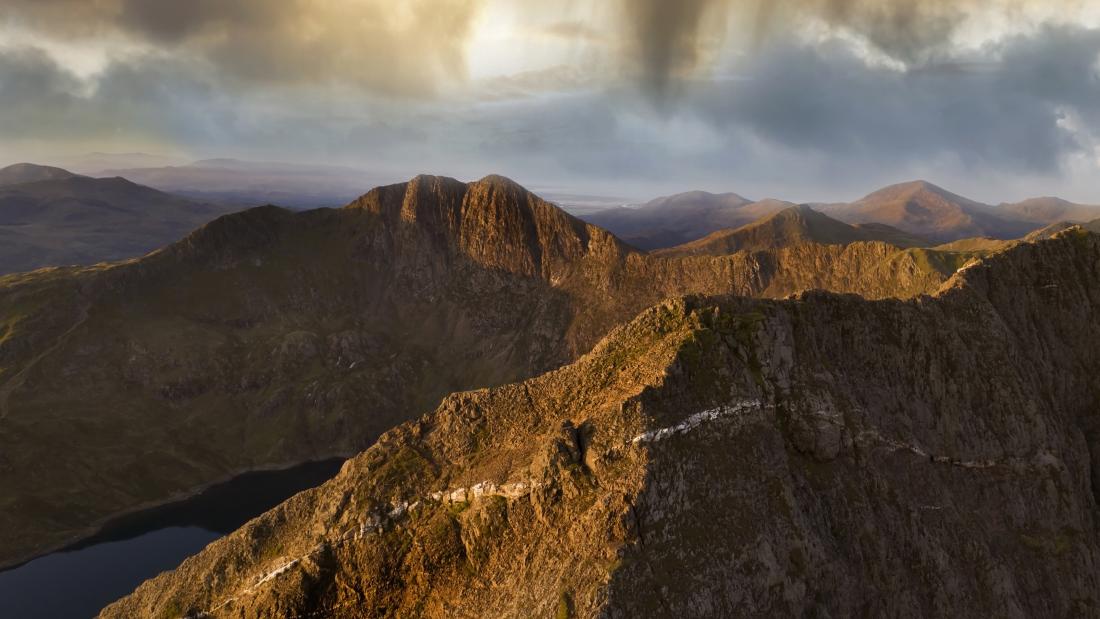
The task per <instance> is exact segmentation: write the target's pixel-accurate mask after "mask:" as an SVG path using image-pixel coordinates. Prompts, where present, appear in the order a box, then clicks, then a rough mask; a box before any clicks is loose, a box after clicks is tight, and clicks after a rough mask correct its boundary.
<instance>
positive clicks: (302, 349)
mask: <svg viewBox="0 0 1100 619" xmlns="http://www.w3.org/2000/svg"><path fill="white" fill-rule="evenodd" d="M969 259H970V256H969V255H968V254H960V253H949V254H943V253H937V252H929V251H926V252H923V253H914V252H908V251H902V250H899V249H898V248H896V247H894V246H892V245H889V244H886V243H854V244H851V245H848V246H843V247H842V246H821V245H802V246H795V247H787V248H783V249H780V250H777V251H760V252H738V253H736V254H731V255H727V256H716V257H707V256H698V257H689V258H683V259H673V258H661V257H653V256H647V255H645V254H642V253H640V252H637V251H635V250H633V249H631V248H630V247H628V246H627V245H625V244H623V243H622V242H621V241H619V240H618V239H616V238H615V237H614V236H613V235H611V234H610V233H608V232H606V231H603V230H601V229H599V228H597V227H595V226H592V225H590V224H586V223H583V222H581V221H580V220H578V219H576V218H574V217H572V216H570V215H568V214H566V213H564V212H562V211H560V209H557V207H555V206H553V205H552V204H550V203H548V202H546V201H544V200H542V199H541V198H539V197H538V196H535V195H534V194H531V193H530V192H527V191H525V190H523V188H522V187H520V186H518V185H516V184H515V183H512V182H511V181H507V180H506V179H502V178H499V177H487V178H486V179H483V180H482V181H475V182H473V183H466V184H463V183H460V182H459V181H455V180H454V179H446V178H442V177H428V176H424V177H418V178H417V179H413V180H412V181H410V182H407V183H401V184H396V185H390V186H384V187H379V188H377V189H375V190H373V191H371V192H368V193H367V194H365V195H364V196H363V197H362V198H360V199H359V200H357V201H355V202H353V203H352V204H350V205H348V207H346V208H342V209H318V210H314V211H304V212H294V211H289V210H286V209H282V208H279V207H274V206H267V207H259V208H255V209H249V210H246V211H243V212H240V213H234V214H229V215H224V216H222V217H220V218H218V219H215V220H214V221H212V222H210V223H208V224H206V225H204V226H203V227H201V228H200V229H198V230H196V231H195V232H194V233H192V234H190V235H188V236H187V237H185V238H184V239H183V240H181V241H179V242H176V243H174V244H172V245H169V246H167V247H165V248H163V249H161V250H158V251H155V252H153V253H151V254H149V255H148V256H145V257H143V258H141V259H136V260H130V261H126V262H122V263H115V264H105V265H99V266H94V267H85V268H62V269H50V270H44V271H39V272H33V273H27V274H21V275H13V276H7V277H4V278H0V417H2V419H0V454H3V457H4V459H5V460H3V461H0V549H2V552H0V562H12V561H17V560H19V559H20V558H25V557H28V556H33V555H35V554H38V553H40V552H42V551H43V550H44V549H47V548H51V547H56V546H57V545H60V544H63V543H64V542H66V541H70V540H72V539H73V538H76V537H80V536H81V535H83V534H85V533H86V532H87V527H88V523H91V522H96V521H98V520H100V519H102V518H107V517H110V516H111V515H113V514H117V513H120V512H122V511H126V510H128V509H132V508H134V507H135V506H137V505H143V504H148V503H150V502H156V501H158V500H160V501H162V500H166V499H167V498H169V497H171V496H174V495H176V494H178V493H182V492H187V491H190V490H193V489H194V488H197V487H201V486H203V485H205V484H208V483H210V482H211V481H212V480H216V479H220V478H223V477H224V476H226V475H227V474H229V473H231V472H234V471H239V470H243V469H248V468H252V467H260V466H268V465H273V464H285V463H288V462H294V461H303V460H310V459H317V458H323V457H327V456H332V455H341V454H346V453H349V452H355V451H359V450H362V449H364V448H366V447H367V446H368V445H369V444H370V443H371V442H373V441H374V439H375V438H376V437H377V436H378V434H380V433H381V432H383V431H385V430H387V429H389V428H391V427H393V426H395V425H397V424H398V423H400V422H402V421H405V420H407V419H410V418H412V417H415V416H416V415H419V414H421V413H423V412H425V411H427V410H430V409H431V408H432V407H434V406H435V405H436V404H437V403H438V401H439V399H440V398H442V397H444V396H445V395H447V394H448V393H451V392H454V391H458V390H463V389H470V388H475V387H488V386H493V385H500V384H505V383H509V382H514V381H517V380H522V379H524V378H527V377H530V376H533V375H535V374H538V373H540V372H544V371H547V370H550V369H553V368H555V367H559V366H561V365H562V364H565V363H568V362H570V361H572V360H573V359H575V358H577V357H578V356H580V355H582V354H583V353H585V352H587V351H588V350H589V349H590V348H591V347H592V346H593V345H594V344H595V343H596V342H598V341H599V340H600V339H601V338H602V337H603V336H604V335H606V334H607V332H608V331H610V330H611V329H612V328H613V327H614V326H615V325H617V324H619V323H620V322H622V321H624V320H628V319H629V318H630V317H632V316H634V315H636V314H637V313H638V312H639V311H642V310H643V309H644V308H646V307H648V306H650V305H653V304H655V303H657V302H659V301H660V300H661V299H663V298H666V297H669V296H677V295H682V294H686V293H698V294H711V295H713V294H738V295H746V296H766V297H782V296H786V295H789V294H792V293H795V292H798V291H801V290H805V289H809V288H829V289H833V290H838V291H844V292H856V293H860V294H864V295H866V296H868V297H873V298H882V297H890V296H901V297H908V296H912V295H919V294H926V293H929V292H932V291H934V290H936V289H937V288H938V287H939V286H941V285H942V284H943V282H944V281H946V279H947V278H948V277H950V276H951V275H952V274H953V273H954V272H955V271H956V270H957V269H958V268H959V267H961V266H962V265H963V263H965V262H966V261H967V260H969ZM363 402H369V403H370V406H369V407H366V408H364V407H363V405H362V403H363ZM286 428H293V429H294V430H293V436H294V440H289V439H288V438H287V436H288V435H287V434H286V432H285V429H286ZM126 445H131V446H132V445H141V449H140V450H136V449H126V448H125V446H126ZM47 446H53V447H51V448H49V449H50V451H49V454H50V456H49V458H45V459H44V458H43V456H42V454H43V453H46V451H45V450H46V449H47ZM148 453H152V454H155V456H148V455H147V454H148ZM86 463H96V464H95V467H94V468H93V469H89V468H88V466H87V464H86ZM28 467H30V468H34V469H35V470H37V471H38V473H37V477H36V478H34V479H31V478H27V477H24V476H20V475H18V474H16V472H17V471H20V470H28ZM112 479H125V480H136V481H134V482H133V483H127V484H114V483H108V482H109V480H112ZM73 497H79V498H77V499H74V498H73ZM20 505H22V506H23V507H20V508H19V509H16V507H17V506H20Z"/></svg>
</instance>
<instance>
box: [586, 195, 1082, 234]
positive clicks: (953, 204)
mask: <svg viewBox="0 0 1100 619" xmlns="http://www.w3.org/2000/svg"><path fill="white" fill-rule="evenodd" d="M788 206H791V204H790V203H787V202H781V201H778V200H763V201H760V202H753V201H750V200H748V199H746V198H744V197H741V196H739V195H737V194H718V195H716V194H709V193H706V192H689V193H684V194H678V195H676V196H671V197H668V198H660V199H658V200H654V201H652V202H649V203H647V204H645V205H643V206H640V207H633V208H632V207H619V208H615V209H608V210H605V211H602V212H597V213H593V214H590V215H584V216H583V217H584V218H585V219H586V220H588V221H591V222H593V223H596V224H597V225H600V226H602V227H605V228H607V229H608V230H610V231H611V232H613V233H615V234H616V235H618V236H620V238H622V239H623V240H625V241H627V242H628V243H631V244H633V245H635V246H636V247H638V248H640V249H646V250H653V249H659V248H669V247H673V246H676V245H683V244H684V243H688V242H690V241H695V240H698V239H701V238H702V237H704V236H707V235H708V234H711V233H713V232H717V231H719V230H722V229H730V228H738V227H740V226H743V225H745V224H748V223H750V222H752V221H754V220H756V219H758V218H760V217H762V216H765V215H770V214H773V213H775V212H778V211H780V210H782V209H783V208H786V207H788ZM811 206H812V207H813V208H814V209H816V210H818V211H820V212H822V213H824V214H826V215H829V216H830V217H833V218H834V219H838V220H840V221H843V222H847V223H849V224H858V225H864V226H865V225H868V224H882V225H886V226H890V227H891V228H894V229H897V230H900V231H902V232H904V233H908V234H910V235H913V236H915V237H920V238H924V239H928V241H930V242H932V243H947V242H951V241H956V240H959V239H963V238H972V237H987V238H993V239H1015V238H1020V237H1023V236H1025V235H1027V234H1028V233H1030V232H1032V231H1034V230H1036V229H1038V228H1041V227H1044V226H1047V225H1050V224H1054V223H1057V222H1060V221H1072V222H1084V221H1090V220H1093V219H1096V218H1098V217H1100V206H1089V205H1081V204H1074V203H1071V202H1067V201H1065V200H1060V199H1058V198H1036V199H1032V200H1026V201H1024V202H1020V203H1015V204H1002V205H1000V206H992V205H988V204H983V203H980V202H977V201H975V200H971V199H968V198H965V197H962V196H959V195H956V194H954V193H951V192H949V191H947V190H945V189H942V188H940V187H937V186H935V185H933V184H931V183H928V182H924V181H914V182H910V183H902V184H898V185H891V186H889V187H886V188H883V189H880V190H878V191H875V192H873V193H871V194H868V195H867V196H866V197H864V198H861V199H859V200H857V201H855V202H850V203H832V204H826V203H815V204H812V205H811Z"/></svg>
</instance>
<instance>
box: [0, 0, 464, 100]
mask: <svg viewBox="0 0 1100 619" xmlns="http://www.w3.org/2000/svg"><path fill="white" fill-rule="evenodd" d="M480 4H481V3H480V2H479V1H478V0H409V1H408V2H402V3H398V4H394V3H392V2H387V1H385V0H321V1H310V0H282V1H280V2H269V1H267V0H235V1H233V2H225V1H223V0H188V1H185V2H181V1H178V0H99V1H96V2H87V1H86V0H51V1H50V2H41V1H39V0H8V1H6V2H5V3H4V4H3V6H0V23H3V22H4V21H7V22H8V23H11V24H17V25H19V26H20V27H22V28H25V29H29V30H33V31H35V32H37V33H39V34H40V35H41V36H43V37H54V38H65V37H86V38H101V37H106V38H108V39H109V38H110V37H115V38H125V39H126V40H129V41H134V42H137V43H141V44H145V45H146V46H147V47H148V48H149V49H151V50H157V51H161V52H170V53H173V54H176V55H179V56H185V57H187V58H189V59H192V60H195V61H203V62H206V63H207V65H208V69H209V70H210V72H211V74H212V75H213V76H215V77H218V78H220V79H221V80H222V82H223V84H224V85H225V86H226V87H230V86H234V85H240V83H241V82H243V83H246V84H247V83H253V84H255V83H259V84H261V85H262V84H272V83H275V84H291V85H308V84H318V83H321V84H324V83H340V84H356V85H359V86H361V87H362V88H364V89H366V90H368V91H369V92H371V93H373V94H375V95H379V96H397V97H425V96H430V95H433V94H435V93H437V91H438V89H439V87H440V86H441V85H446V84H447V83H449V82H451V81H455V80H459V81H460V80H461V79H462V78H463V77H464V73H465V63H464V44H465V41H466V38H467V36H468V34H469V29H470V27H471V24H472V21H473V19H474V17H475V16H476V14H477V11H478V9H479V7H480Z"/></svg>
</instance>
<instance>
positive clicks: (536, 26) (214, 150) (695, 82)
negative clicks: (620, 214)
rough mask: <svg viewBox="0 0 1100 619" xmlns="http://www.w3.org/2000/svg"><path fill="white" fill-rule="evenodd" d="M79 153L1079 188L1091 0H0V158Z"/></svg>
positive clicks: (760, 191)
mask: <svg viewBox="0 0 1100 619" xmlns="http://www.w3.org/2000/svg"><path fill="white" fill-rule="evenodd" d="M91 151H104V152H133V151H141V152H149V153H155V154H162V155H171V156H179V157H184V158H193V159H201V158H211V157H237V158H245V159H254V160H278V161H295V162H306V163H329V164H340V165H350V166H355V167H358V168H362V169H366V170H371V171H372V172H374V173H377V174H379V175H382V176H392V177H393V178H395V179H396V178H404V177H409V176H412V175H414V174H417V173H433V174H445V175H449V176H455V177H458V178H464V179H471V178H478V177H481V176H484V175H486V174H490V173H499V174H504V175H507V176H510V177H512V178H514V179H515V180H517V181H519V182H521V183H523V184H526V185H529V186H537V187H542V188H550V189H553V190H557V191H575V192H589V193H600V194H606V195H616V196H624V197H628V198H631V199H641V198H646V197H653V196H656V195H660V194H667V193H673V192H677V191H685V190H691V189H706V190H711V191H736V192H738V193H741V194H742V195H746V196H748V197H752V198H763V197H766V196H770V197H779V198H783V199H788V200H793V201H818V200H821V201H824V200H847V199H854V198H857V197H859V196H860V195H862V194H864V193H867V192H869V191H871V190H873V189H875V188H877V187H880V186H882V185H885V184H888V183H892V182H900V181H904V180H910V179H916V178H923V179H926V180H930V181H932V182H935V183H937V184H940V185H943V186H945V187H947V188H949V189H951V190H953V191H956V192H959V193H963V194H965V195H968V196H970V197H974V198H977V199H981V200H986V201H989V202H999V201H1012V200H1018V199H1022V198H1025V197H1030V196H1038V195H1059V196H1062V197H1066V198H1069V199H1073V200H1077V201H1082V202H1090V203H1100V2H1095V1H1091V0H1044V1H1040V0H981V1H979V0H923V1H912V0H909V1H903V0H676V1H672V0H599V1H597V0H589V1H581V0H559V1H556V2H546V1H545V0H280V1H279V2H271V1H269V0H237V1H230V0H191V1H189V2H180V1H178V0H4V2H3V3H2V4H0V161H48V160H51V159H56V158H60V157H63V156H71V155H77V154H80V153H85V152H91Z"/></svg>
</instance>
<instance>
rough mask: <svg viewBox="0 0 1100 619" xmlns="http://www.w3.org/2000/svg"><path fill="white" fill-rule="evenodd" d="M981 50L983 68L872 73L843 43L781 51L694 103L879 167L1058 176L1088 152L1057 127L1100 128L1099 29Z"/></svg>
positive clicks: (717, 119) (738, 123)
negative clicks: (1085, 123) (981, 168)
mask: <svg viewBox="0 0 1100 619" xmlns="http://www.w3.org/2000/svg"><path fill="white" fill-rule="evenodd" d="M984 54H986V55H987V56H988V57H981V58H980V59H981V60H982V62H981V63H980V64H981V66H982V67H983V68H982V70H979V71H965V70H964V71H951V72H935V71H898V70H894V69H889V68H877V67H874V66H868V64H867V63H866V62H865V61H864V60H862V59H861V58H859V57H858V56H856V55H855V53H854V52H852V51H851V50H850V48H848V47H846V46H845V45H843V44H839V43H834V44H832V45H825V46H814V47H811V46H775V47H772V48H769V49H768V50H764V51H762V52H761V53H760V54H759V55H757V56H755V57H754V58H752V59H751V60H749V61H747V63H746V66H745V67H744V70H745V71H746V73H747V74H749V75H751V76H752V82H751V84H747V85H736V84H735V85H732V86H727V87H717V88H715V89H713V90H711V91H710V92H707V93H703V94H700V95H699V96H698V98H697V99H696V100H695V101H694V102H693V104H695V105H698V109H699V110H700V111H701V112H702V113H703V114H704V115H705V117H706V118H708V119H709V120H710V122H712V123H714V124H715V125H716V126H719V127H736V128H739V129H743V128H748V129H750V130H751V131H752V132H754V133H755V134H756V135H758V136H760V137H761V138H763V139H765V140H768V141H770V142H774V143H778V144H782V145H785V146H788V147H792V148H808V149H815V150H819V151H822V152H828V153H833V154H835V155H836V156H838V157H843V158H860V159H866V160H867V161H880V162H881V161H894V162H904V161H912V160H921V159H927V158H931V157H935V156H939V155H944V154H947V155H952V156H956V157H957V158H958V159H960V160H961V161H963V162H964V163H967V164H972V165H980V164H986V165H992V166H1005V167H1009V168H1013V169H1023V170H1033V171H1039V172H1052V171H1054V170H1055V169H1056V168H1057V167H1058V166H1059V164H1060V162H1061V160H1062V156H1063V155H1065V154H1067V153H1070V152H1074V151H1075V150H1077V149H1079V148H1080V147H1081V144H1080V143H1079V142H1078V138H1077V137H1075V135H1073V134H1072V133H1071V132H1069V131H1068V130H1067V129H1066V128H1064V127H1063V125H1062V123H1060V121H1061V120H1062V119H1063V118H1064V117H1065V115H1066V114H1075V115H1077V116H1079V117H1081V118H1084V119H1091V123H1092V124H1091V127H1086V129H1091V130H1092V131H1093V132H1096V131H1100V126H1098V124H1097V121H1098V120H1100V118H1098V114H1100V78H1098V77H1097V68H1096V63H1097V59H1098V58H1100V31H1096V30H1085V29H1079V28H1069V27H1065V28H1052V27H1049V28H1043V29H1041V30H1040V31H1039V32H1038V33H1036V34H1035V35H1034V36H1031V37H1023V36H1020V37H1014V38H1012V39H1009V40H1008V41H1005V42H1003V43H1001V44H1000V45H999V46H997V47H990V48H987V49H986V50H985V51H984Z"/></svg>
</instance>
